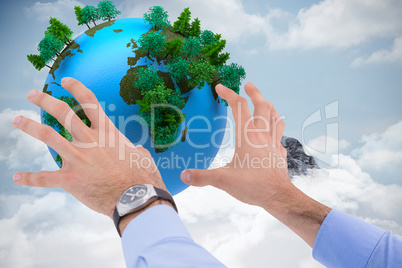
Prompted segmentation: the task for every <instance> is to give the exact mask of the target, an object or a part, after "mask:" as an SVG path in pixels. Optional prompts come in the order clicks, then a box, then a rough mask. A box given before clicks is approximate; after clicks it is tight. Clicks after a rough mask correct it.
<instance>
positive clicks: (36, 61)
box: [27, 54, 50, 71]
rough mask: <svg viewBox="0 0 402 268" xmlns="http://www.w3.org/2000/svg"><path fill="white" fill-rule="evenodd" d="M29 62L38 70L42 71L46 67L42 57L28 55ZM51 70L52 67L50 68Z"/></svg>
mask: <svg viewBox="0 0 402 268" xmlns="http://www.w3.org/2000/svg"><path fill="white" fill-rule="evenodd" d="M27 58H28V61H29V62H30V63H32V65H33V66H34V67H35V69H36V70H38V71H40V70H42V68H43V67H45V66H46V64H45V62H44V61H43V60H42V57H41V56H40V55H35V54H29V55H27ZM48 67H49V68H50V66H48Z"/></svg>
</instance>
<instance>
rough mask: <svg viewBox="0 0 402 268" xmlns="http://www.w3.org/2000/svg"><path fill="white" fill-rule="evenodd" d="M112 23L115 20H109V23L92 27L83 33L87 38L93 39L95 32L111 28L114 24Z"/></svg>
mask: <svg viewBox="0 0 402 268" xmlns="http://www.w3.org/2000/svg"><path fill="white" fill-rule="evenodd" d="M114 22H115V20H111V21H107V22H104V23H101V24H99V25H97V26H95V27H92V28H91V29H88V30H86V31H85V34H86V35H88V36H90V37H94V36H95V33H96V32H97V31H99V30H102V29H103V28H105V27H109V26H112V25H113V24H114Z"/></svg>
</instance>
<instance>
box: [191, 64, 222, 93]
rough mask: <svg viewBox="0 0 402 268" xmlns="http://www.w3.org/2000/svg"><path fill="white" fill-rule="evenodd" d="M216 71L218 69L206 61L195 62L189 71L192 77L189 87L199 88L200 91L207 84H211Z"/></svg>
mask: <svg viewBox="0 0 402 268" xmlns="http://www.w3.org/2000/svg"><path fill="white" fill-rule="evenodd" d="M215 71H216V68H215V67H214V66H212V65H211V64H210V63H209V62H208V61H206V60H204V59H201V60H199V61H193V62H192V63H191V64H190V66H189V70H188V73H189V76H190V80H189V81H188V83H189V86H190V87H195V86H197V88H198V89H201V88H203V87H204V86H205V84H211V83H212V82H213V74H214V72H215Z"/></svg>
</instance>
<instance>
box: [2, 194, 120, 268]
mask: <svg viewBox="0 0 402 268" xmlns="http://www.w3.org/2000/svg"><path fill="white" fill-rule="evenodd" d="M23 198H24V196H21V199H23ZM6 204H7V205H8V203H5V204H3V205H6ZM0 228H1V230H3V231H4V230H7V231H6V232H3V233H2V235H1V237H0V262H1V263H2V265H3V266H4V267H15V268H30V267H41V268H42V267H43V268H50V267H62V268H63V267H66V268H67V267H101V268H102V267H104V268H109V267H125V266H124V259H123V255H122V251H121V246H120V239H119V236H118V235H117V232H116V230H115V229H114V225H113V223H112V221H111V220H110V219H109V218H107V217H105V216H103V215H99V214H98V213H96V212H93V211H91V210H89V209H88V208H86V207H84V206H83V205H81V204H80V203H79V202H78V201H76V200H74V199H73V198H72V197H69V196H67V194H65V193H49V194H48V195H46V196H44V197H41V198H37V199H36V200H34V201H31V202H30V203H24V202H20V207H19V209H18V210H17V212H16V213H15V215H14V216H13V217H11V218H5V219H1V220H0Z"/></svg>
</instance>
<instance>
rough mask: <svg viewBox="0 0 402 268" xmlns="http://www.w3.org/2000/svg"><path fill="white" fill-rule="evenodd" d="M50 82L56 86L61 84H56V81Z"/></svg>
mask: <svg viewBox="0 0 402 268" xmlns="http://www.w3.org/2000/svg"><path fill="white" fill-rule="evenodd" d="M50 84H54V85H56V86H59V87H61V85H60V84H58V83H56V82H51V83H50Z"/></svg>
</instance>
